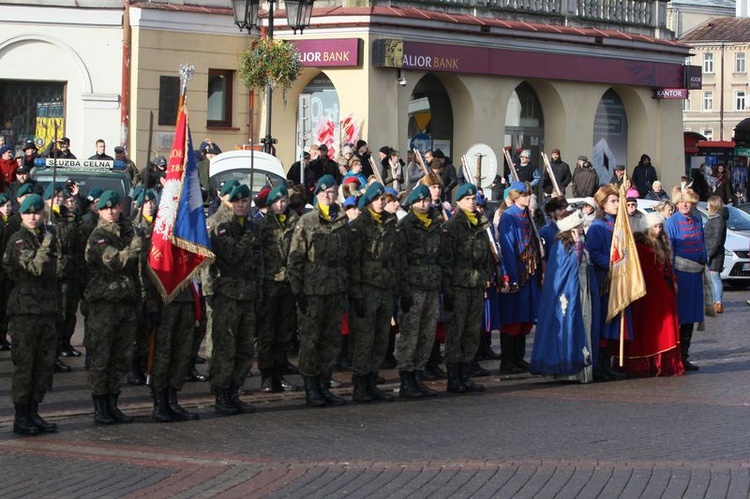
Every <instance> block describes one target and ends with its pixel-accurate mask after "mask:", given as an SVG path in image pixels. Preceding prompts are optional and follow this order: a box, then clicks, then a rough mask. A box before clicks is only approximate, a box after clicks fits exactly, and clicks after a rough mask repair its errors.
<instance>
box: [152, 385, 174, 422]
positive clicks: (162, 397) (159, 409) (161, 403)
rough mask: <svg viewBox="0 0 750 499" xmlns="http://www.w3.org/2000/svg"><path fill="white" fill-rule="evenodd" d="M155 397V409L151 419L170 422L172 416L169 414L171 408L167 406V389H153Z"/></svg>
mask: <svg viewBox="0 0 750 499" xmlns="http://www.w3.org/2000/svg"><path fill="white" fill-rule="evenodd" d="M152 394H153V397H154V411H153V412H152V413H151V419H153V420H154V421H156V422H157V423H170V422H171V421H172V416H170V415H169V409H168V408H167V391H166V390H159V391H157V390H152Z"/></svg>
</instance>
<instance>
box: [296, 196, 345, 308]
mask: <svg viewBox="0 0 750 499" xmlns="http://www.w3.org/2000/svg"><path fill="white" fill-rule="evenodd" d="M349 235H350V230H349V224H348V222H347V218H346V214H344V213H342V212H341V211H339V212H338V213H337V214H336V218H335V219H333V220H331V221H330V222H329V221H327V220H324V219H323V218H322V217H321V216H320V211H319V210H317V209H313V211H311V212H309V213H305V214H304V215H302V216H301V217H300V219H299V222H298V223H297V225H296V226H295V227H294V235H293V236H292V245H291V248H290V249H289V261H288V262H287V273H288V275H289V283H290V284H291V286H292V293H294V294H295V295H298V294H300V293H303V292H304V293H305V294H306V295H309V296H325V295H335V294H343V293H346V292H347V291H348V286H347V282H348V279H347V276H346V267H347V258H348V257H349V244H350V241H349V239H350V237H349Z"/></svg>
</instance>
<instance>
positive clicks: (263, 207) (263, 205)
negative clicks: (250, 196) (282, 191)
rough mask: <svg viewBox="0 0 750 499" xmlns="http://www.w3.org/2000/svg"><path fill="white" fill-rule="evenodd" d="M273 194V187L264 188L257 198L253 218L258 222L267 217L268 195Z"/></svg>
mask: <svg viewBox="0 0 750 499" xmlns="http://www.w3.org/2000/svg"><path fill="white" fill-rule="evenodd" d="M270 193H271V187H269V186H267V185H266V186H263V188H262V189H261V190H260V192H258V194H257V195H256V196H255V210H256V211H255V213H254V214H253V218H254V219H255V220H256V221H257V220H260V219H261V218H263V217H265V216H266V214H267V213H268V195H269V194H270Z"/></svg>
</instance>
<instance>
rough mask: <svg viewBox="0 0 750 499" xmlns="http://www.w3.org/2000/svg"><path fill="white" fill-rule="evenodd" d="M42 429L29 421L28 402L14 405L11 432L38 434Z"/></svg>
mask: <svg viewBox="0 0 750 499" xmlns="http://www.w3.org/2000/svg"><path fill="white" fill-rule="evenodd" d="M41 431H42V430H40V429H39V427H38V426H37V425H35V424H34V422H33V421H31V417H30V416H29V406H28V404H19V405H16V417H15V419H14V420H13V432H14V433H18V434H20V435H38V434H39V433H41Z"/></svg>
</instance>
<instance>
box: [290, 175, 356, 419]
mask: <svg viewBox="0 0 750 499" xmlns="http://www.w3.org/2000/svg"><path fill="white" fill-rule="evenodd" d="M337 193H338V186H337V184H336V182H335V180H334V178H333V176H332V175H323V176H322V177H321V178H320V180H318V183H317V185H316V186H315V191H314V194H315V197H316V199H317V204H316V206H315V208H313V210H312V211H310V212H309V213H306V214H305V215H303V216H302V217H301V218H300V220H299V222H298V223H297V225H296V226H295V228H294V234H293V236H292V243H291V247H290V250H289V259H288V261H287V272H288V274H289V283H290V286H291V289H292V294H293V295H294V297H295V299H296V300H297V312H298V317H299V320H298V329H299V336H300V351H299V370H300V374H301V375H302V377H303V379H304V382H305V397H306V402H307V405H309V406H311V407H322V406H325V405H341V404H343V403H345V400H344V399H343V398H341V397H339V396H337V395H335V394H334V393H332V392H331V391H330V382H331V375H332V374H333V366H334V364H335V361H336V356H337V355H338V352H339V349H340V348H341V319H342V314H343V309H342V303H343V302H344V300H345V297H346V293H347V291H348V289H347V284H348V283H347V279H342V278H341V276H342V275H344V274H345V269H346V268H347V265H348V258H349V257H350V251H349V245H350V230H349V224H348V219H347V217H346V215H345V214H344V213H342V212H341V211H343V210H339V208H338V205H337V204H336V195H337Z"/></svg>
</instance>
